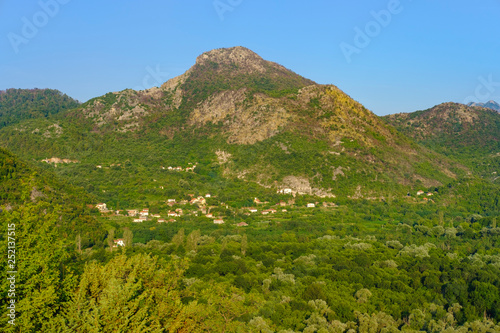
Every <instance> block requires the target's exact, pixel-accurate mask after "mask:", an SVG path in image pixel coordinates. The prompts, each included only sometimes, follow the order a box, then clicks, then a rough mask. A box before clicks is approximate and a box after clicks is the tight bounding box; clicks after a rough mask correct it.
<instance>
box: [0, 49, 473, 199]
mask: <svg viewBox="0 0 500 333" xmlns="http://www.w3.org/2000/svg"><path fill="white" fill-rule="evenodd" d="M0 140H1V142H3V144H4V145H6V146H7V147H10V148H11V149H15V148H20V147H21V148H22V149H20V151H21V152H22V154H23V157H25V158H30V159H36V160H39V161H40V160H41V159H44V158H47V157H53V156H56V157H58V158H67V159H73V160H78V161H81V163H77V164H74V165H71V166H67V167H66V168H65V169H60V171H59V170H58V172H63V170H69V169H68V168H70V169H72V171H71V172H69V171H67V172H68V174H71V175H72V176H71V177H72V179H80V177H83V176H82V175H84V174H87V173H88V172H89V165H91V164H94V165H95V164H108V165H109V164H113V165H118V164H119V165H122V167H123V165H124V164H125V162H126V161H130V162H131V163H132V164H136V165H143V166H144V167H145V168H146V169H147V170H149V171H148V172H145V173H143V174H148V175H151V179H152V178H153V175H155V174H156V172H157V170H158V169H159V168H160V167H161V166H165V165H183V166H187V165H188V163H195V162H198V163H199V164H198V168H197V172H198V173H202V174H205V175H211V177H215V175H218V176H217V177H222V178H221V179H226V180H227V179H233V180H238V181H245V182H252V183H256V184H260V185H261V186H262V187H264V188H269V189H273V190H274V191H276V190H279V189H280V188H291V189H292V190H294V191H297V192H300V193H305V194H316V195H321V196H334V195H337V196H338V195H343V196H350V197H359V198H362V197H377V196H380V195H383V194H386V195H387V194H388V193H394V191H395V189H399V190H401V191H402V192H403V191H405V193H406V191H407V190H408V187H411V186H414V185H418V184H423V185H424V186H437V185H440V184H444V183H446V182H448V181H449V180H451V179H453V178H455V177H456V176H457V175H459V174H461V173H464V172H465V168H463V167H462V166H460V165H458V164H457V163H454V162H453V163H452V162H450V161H448V160H447V159H446V158H444V157H442V156H439V155H438V154H436V153H434V152H432V151H430V150H428V149H425V148H423V147H422V146H419V145H417V144H415V143H414V142H413V141H412V140H409V139H408V138H406V137H405V136H403V135H401V134H400V133H398V132H397V131H395V130H394V128H393V127H391V126H389V125H387V124H386V123H385V122H384V121H382V120H381V119H380V118H379V117H377V116H376V115H375V114H373V113H372V112H370V111H369V110H367V109H366V108H364V107H363V106H362V105H361V104H359V103H358V102H356V101H354V100H353V99H352V98H350V97H349V96H348V95H346V94H345V93H344V92H342V91H341V90H340V89H338V88H337V87H336V86H333V85H319V84H316V83H314V82H313V81H311V80H308V79H305V78H303V77H301V76H299V75H297V74H296V73H294V72H292V71H290V70H288V69H286V68H285V67H283V66H281V65H279V64H276V63H273V62H270V61H266V60H264V59H262V58H261V57H260V56H258V55H257V54H255V53H254V52H252V51H250V50H248V49H246V48H243V47H234V48H229V49H217V50H213V51H210V52H206V53H204V54H202V55H200V56H199V57H198V58H197V60H196V63H195V65H194V66H193V67H191V68H190V69H189V70H188V71H187V72H186V73H184V74H183V75H181V76H179V77H176V78H173V79H171V80H169V81H168V82H166V83H165V84H163V85H162V86H161V87H158V88H152V89H148V90H145V91H134V90H124V91H121V92H117V93H108V94H106V95H104V96H101V97H98V98H95V99H92V100H90V101H88V102H86V103H84V104H83V105H82V106H81V107H80V108H78V109H74V110H70V111H66V112H62V113H58V114H57V115H54V116H52V117H49V118H46V119H35V120H29V121H24V122H22V123H21V124H19V125H18V126H16V127H9V128H5V129H4V130H2V131H0ZM141 170H142V169H141ZM154 170H156V171H154ZM117 172H118V171H117ZM121 172H125V171H124V170H122V171H121ZM155 177H156V176H155ZM151 179H150V180H149V181H151ZM202 183H203V182H202V181H201V178H200V179H198V180H193V181H192V182H191V187H193V188H195V187H200V186H205V185H201V184H202ZM195 184H198V185H195ZM82 185H83V184H82ZM94 186H97V184H95V185H94ZM100 186H102V184H100ZM419 186H420V185H419ZM113 190H114V191H117V192H112V191H113ZM113 190H111V189H107V190H106V191H105V193H106V194H103V193H104V192H103V191H98V192H96V193H97V194H98V195H100V196H101V197H103V199H105V198H106V197H105V196H110V198H111V197H113V198H116V197H118V196H120V195H121V194H120V193H118V192H119V190H118V189H117V188H116V187H114V189H113ZM124 200H125V199H124Z"/></svg>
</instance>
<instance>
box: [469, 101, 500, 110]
mask: <svg viewBox="0 0 500 333" xmlns="http://www.w3.org/2000/svg"><path fill="white" fill-rule="evenodd" d="M467 105H468V106H480V107H483V108H488V109H492V110H495V111H498V112H500V104H498V103H497V102H495V101H488V102H486V103H474V102H470V103H469V104H467Z"/></svg>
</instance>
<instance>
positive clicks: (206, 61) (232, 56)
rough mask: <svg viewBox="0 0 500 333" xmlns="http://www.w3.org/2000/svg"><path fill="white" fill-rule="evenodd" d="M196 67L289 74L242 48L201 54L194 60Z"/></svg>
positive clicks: (222, 49) (281, 67)
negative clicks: (272, 70) (271, 70)
mask: <svg viewBox="0 0 500 333" xmlns="http://www.w3.org/2000/svg"><path fill="white" fill-rule="evenodd" d="M196 65H198V66H207V65H208V66H210V67H215V68H218V67H222V68H229V69H231V70H235V71H238V72H245V73H247V74H248V73H266V72H267V71H268V70H269V69H271V68H272V69H274V70H279V71H285V72H290V70H288V69H287V68H285V67H283V66H281V65H279V64H277V63H274V62H271V61H267V60H264V59H263V58H262V57H261V56H259V55H258V54H257V53H255V52H253V51H252V50H250V49H247V48H246V47H243V46H235V47H231V48H220V49H215V50H211V51H208V52H205V53H203V54H202V55H200V56H199V57H198V58H197V59H196Z"/></svg>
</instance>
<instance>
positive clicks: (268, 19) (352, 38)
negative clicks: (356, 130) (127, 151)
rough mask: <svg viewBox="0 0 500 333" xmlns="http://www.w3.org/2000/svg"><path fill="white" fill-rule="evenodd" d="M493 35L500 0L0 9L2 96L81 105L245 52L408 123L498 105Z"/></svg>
mask: <svg viewBox="0 0 500 333" xmlns="http://www.w3.org/2000/svg"><path fill="white" fill-rule="evenodd" d="M42 3H45V4H47V5H46V6H42V5H41V4H42ZM54 3H56V4H57V6H54ZM214 4H217V5H218V6H219V7H218V8H219V9H218V11H217V10H216V8H215V5H214ZM43 7H45V9H44V8H43ZM381 11H382V12H381ZM373 13H379V17H378V20H379V21H378V22H377V20H376V19H375V17H374V15H373ZM388 13H389V15H387V14H388ZM375 16H377V15H375ZM221 18H222V19H221ZM30 28H31V29H30ZM33 28H35V30H34V29H33ZM356 29H358V30H356ZM359 31H362V33H359ZM367 32H368V34H367ZM499 32H500V0H478V1H470V0H439V1H435V0H400V1H397V0H370V1H368V0H357V1H354V0H351V1H345V0H311V1H303V0H300V1H299V0H287V1H276V0H275V1H271V0H265V1H264V0H216V1H214V0H196V1H195V0H182V1H179V0H175V1H174V0H147V1H138V0H135V1H134V0H119V1H106V0H104V1H102V0H101V1H96V0H85V1H84V0H41V1H34V0H22V1H19V0H0V89H6V88H34V87H38V88H54V89H59V90H61V91H62V92H64V93H67V94H68V95H70V96H72V97H74V98H77V99H78V100H80V101H86V100H88V99H90V98H92V97H96V96H100V95H102V94H105V93H106V92H109V91H119V90H122V89H125V88H140V87H144V88H149V87H150V86H153V85H159V84H161V83H162V82H163V81H166V80H167V79H168V78H170V77H173V76H177V75H179V74H181V73H183V72H184V71H185V70H187V69H188V68H189V67H190V66H192V65H193V64H194V62H195V59H196V57H197V56H198V55H199V54H201V53H203V52H205V51H208V50H211V49H214V48H220V47H231V46H237V45H241V46H245V47H248V48H250V49H252V50H253V51H255V52H257V53H258V54H260V55H261V56H262V57H263V58H265V59H267V60H271V61H275V62H278V63H280V64H282V65H284V66H286V67H288V68H290V69H292V70H293V71H295V72H297V73H298V74H301V75H302V76H305V77H307V78H310V79H312V80H314V81H316V82H318V83H324V84H326V83H331V84H335V85H337V86H338V87H339V88H341V89H342V90H344V91H345V92H346V93H348V94H349V95H351V97H353V98H354V99H356V100H358V101H359V102H361V103H363V104H364V105H365V106H366V107H367V108H368V109H370V110H372V111H373V112H375V113H376V114H378V115H384V114H389V113H396V112H411V111H416V110H421V109H426V108H429V107H432V106H434V105H436V104H439V103H442V102H447V101H455V102H464V100H466V99H467V98H468V97H475V98H477V99H478V100H480V101H485V100H489V99H494V100H497V101H500V38H499ZM356 37H357V38H356ZM346 54H347V57H346ZM348 59H349V60H350V61H348ZM150 72H153V73H155V72H156V75H154V76H155V77H156V78H153V76H152V75H151V74H150ZM159 81H161V82H159ZM488 81H489V83H488Z"/></svg>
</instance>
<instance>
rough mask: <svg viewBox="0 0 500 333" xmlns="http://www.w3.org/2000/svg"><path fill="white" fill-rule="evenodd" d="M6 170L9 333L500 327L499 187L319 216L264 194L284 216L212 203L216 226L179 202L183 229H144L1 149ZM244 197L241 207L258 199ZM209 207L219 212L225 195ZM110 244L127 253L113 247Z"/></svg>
mask: <svg viewBox="0 0 500 333" xmlns="http://www.w3.org/2000/svg"><path fill="white" fill-rule="evenodd" d="M1 166H2V169H1V173H0V174H1V175H2V179H3V180H2V186H3V189H4V191H3V193H11V195H10V196H8V197H3V198H2V212H1V213H0V214H1V215H2V219H1V220H2V226H3V227H4V229H7V225H11V224H15V225H16V239H17V240H16V255H17V258H18V259H17V260H18V261H17V263H16V264H17V270H18V271H19V275H18V279H17V280H16V281H17V282H16V283H17V289H16V295H17V296H16V298H17V300H18V304H17V308H16V309H17V310H16V311H18V312H17V318H16V322H17V326H16V327H12V326H10V325H9V324H8V322H7V321H8V319H9V318H8V317H6V316H3V317H2V323H1V324H2V327H4V331H5V332H18V331H19V332H20V331H23V332H40V331H43V332H100V331H102V332H111V331H117V330H118V331H129V332H347V331H350V332H399V331H406V332H416V331H427V332H443V331H447V332H462V331H463V332H467V331H472V332H479V331H485V332H486V331H495V330H498V329H500V327H498V326H495V323H496V322H497V321H498V320H499V319H500V312H499V311H498V309H500V292H499V290H500V278H499V276H500V253H499V248H500V244H499V243H500V228H498V227H497V218H498V211H500V209H499V207H498V205H499V200H500V197H499V196H500V191H498V188H495V187H491V185H488V184H487V183H480V182H478V181H477V180H474V179H469V180H466V179H464V180H463V181H461V182H456V183H454V184H450V185H449V186H444V187H442V188H435V189H428V190H429V191H430V190H432V191H433V193H435V194H434V196H433V200H432V201H429V200H423V199H421V198H417V197H416V195H412V196H411V197H409V198H398V199H396V198H395V199H393V200H392V201H391V202H390V203H389V202H387V201H379V200H376V201H373V200H372V201H369V200H362V199H359V200H353V199H343V200H334V199H330V200H326V201H325V200H324V199H323V200H322V201H323V202H325V203H326V204H325V205H321V204H318V207H316V208H313V209H311V208H306V207H305V204H306V203H307V202H310V201H313V200H317V198H315V197H308V196H305V197H297V198H293V197H292V196H290V195H288V196H280V197H276V196H275V195H271V194H269V195H268V196H267V197H262V199H263V200H264V198H265V199H266V200H268V201H267V202H266V203H263V204H262V206H259V210H264V208H270V207H274V206H275V205H276V204H277V203H279V202H280V201H284V202H286V206H284V207H285V208H286V210H287V212H286V213H285V212H281V210H279V211H278V212H277V213H275V214H271V216H269V215H265V216H264V215H260V214H258V215H248V214H246V213H245V212H246V208H245V204H244V203H243V205H242V206H241V207H240V208H238V207H229V208H228V209H227V208H226V209H221V208H219V209H218V208H214V210H213V213H214V214H216V215H224V216H225V217H224V219H226V221H227V223H225V224H224V225H220V226H217V225H214V223H213V221H212V220H210V219H208V218H206V217H205V216H195V215H194V214H189V213H190V212H192V213H194V212H195V211H197V210H198V208H197V207H196V206H191V205H189V204H188V205H187V206H186V205H182V206H181V205H180V204H177V205H178V206H174V207H172V208H176V207H183V208H184V210H185V212H186V214H185V215H184V216H182V217H180V218H178V219H177V221H176V222H174V223H167V224H165V223H162V224H160V223H158V222H156V220H154V219H153V220H150V221H147V222H144V223H139V224H138V223H133V222H131V219H130V218H128V217H125V216H120V215H115V214H112V215H102V216H101V215H100V214H99V213H97V211H96V210H87V208H86V206H84V203H85V195H83V196H82V197H81V198H75V197H74V196H75V195H81V194H80V192H79V191H80V190H79V189H78V188H75V187H72V186H71V185H65V184H61V183H58V182H56V180H55V178H53V176H52V175H51V173H50V172H49V171H44V170H36V168H34V167H32V166H29V165H28V164H26V163H24V162H22V161H19V160H18V159H17V158H16V157H15V156H13V155H12V154H10V153H8V152H6V151H2V162H1ZM39 174H41V175H42V176H43V177H40V176H39ZM42 179H43V180H42ZM240 186H243V185H241V184H240ZM242 188H243V187H242ZM36 189H40V190H39V192H38V190H36ZM489 189H490V190H489ZM35 190H36V192H34V191H35ZM249 190H250V192H249V193H248V194H247V195H248V196H249V197H248V198H247V199H248V201H249V202H248V204H247V206H250V205H255V202H253V200H252V197H250V195H252V194H254V193H252V190H251V189H249ZM178 191H179V192H176V193H171V194H172V195H174V196H176V197H177V199H179V200H180V199H182V198H183V197H184V196H186V197H188V196H187V192H188V191H186V193H185V194H184V196H178V195H180V193H181V189H179V190H178ZM488 191H489V192H488ZM34 193H35V194H34ZM200 193H201V191H200ZM214 194H215V193H214ZM71 196H73V197H72V199H71V200H70V199H69V197H71ZM242 196H245V194H244V193H243V192H242ZM454 197H455V198H465V197H466V198H467V199H466V200H463V201H462V200H455V201H453V200H451V198H454ZM209 200H211V201H210V202H209V203H210V205H213V206H215V207H221V202H220V200H221V198H218V197H217V196H215V197H214V198H211V199H209ZM273 200H274V201H273ZM68 205H69V206H68ZM79 205H80V206H79ZM166 208H168V209H170V208H171V207H163V208H162V206H161V205H160V206H158V204H151V205H150V206H149V209H150V211H151V212H159V213H162V211H163V209H166ZM75 215H77V216H75ZM74 219H77V220H78V222H77V223H73V224H72V223H71V221H72V220H74ZM96 219H97V220H99V221H100V224H99V225H101V226H102V228H103V229H104V230H106V231H105V232H104V233H100V232H98V231H99V230H100V228H99V226H97V225H96V226H95V227H94V225H95V224H93V222H92V221H95V220H96ZM240 222H245V223H246V224H247V225H248V226H246V227H238V226H236V224H237V223H240ZM41 231H43V232H41ZM83 235H86V236H85V237H87V238H90V237H91V236H89V235H95V236H97V237H96V238H95V239H94V240H93V242H89V241H86V243H85V242H83V241H82V239H83V238H84V236H83ZM117 238H121V239H124V240H125V243H126V246H125V247H121V248H120V247H118V248H116V247H113V240H114V239H117ZM1 242H2V245H1V246H3V247H6V246H7V244H6V242H7V239H6V237H5V236H3V235H2V238H1ZM5 261H6V257H3V258H2V265H3V267H5V266H6V262H5ZM5 275H6V271H4V270H2V284H3V286H2V308H6V306H7V304H6V303H5V301H6V299H7V298H6V293H7V291H8V290H9V288H8V286H7V283H8V281H7V280H6V276H5Z"/></svg>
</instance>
